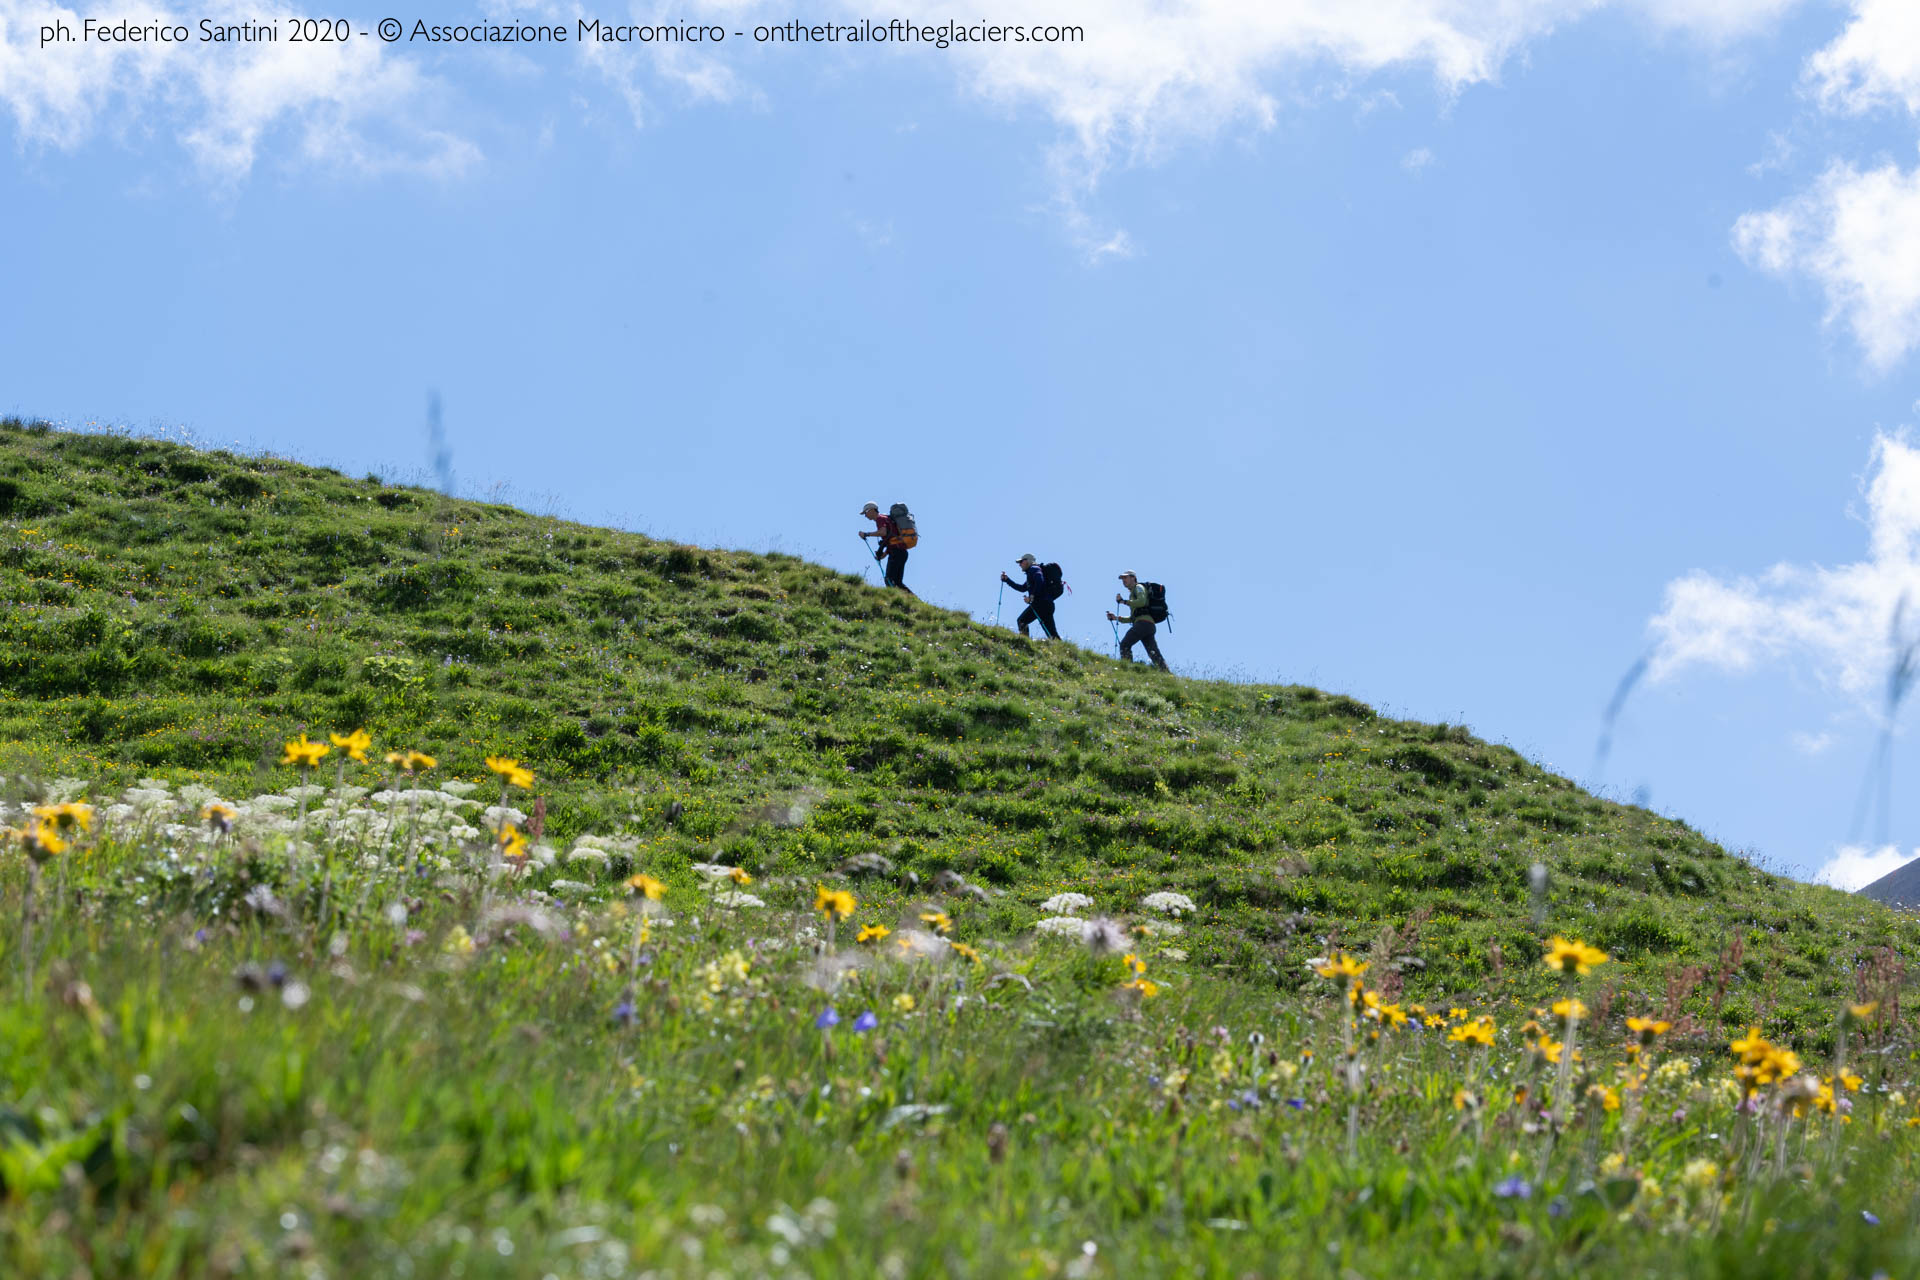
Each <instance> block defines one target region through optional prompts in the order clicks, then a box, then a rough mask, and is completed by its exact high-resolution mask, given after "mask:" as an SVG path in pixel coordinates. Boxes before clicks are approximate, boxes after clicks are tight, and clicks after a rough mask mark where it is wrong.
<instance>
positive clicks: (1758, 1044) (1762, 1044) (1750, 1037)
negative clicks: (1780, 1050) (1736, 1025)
mask: <svg viewBox="0 0 1920 1280" xmlns="http://www.w3.org/2000/svg"><path fill="white" fill-rule="evenodd" d="M1727 1048H1729V1049H1731V1050H1733V1051H1734V1052H1735V1053H1737V1054H1739V1055H1740V1060H1741V1061H1742V1062H1749V1063H1751V1062H1758V1061H1759V1060H1760V1059H1761V1058H1764V1057H1766V1056H1767V1053H1768V1052H1769V1051H1770V1050H1771V1049H1772V1048H1773V1046H1772V1045H1770V1044H1768V1043H1767V1042H1766V1039H1765V1037H1763V1036H1762V1035H1761V1034H1760V1028H1758V1027H1748V1028H1747V1034H1746V1035H1745V1036H1743V1037H1741V1038H1740V1039H1738V1040H1735V1041H1733V1042H1732V1043H1731V1044H1729V1045H1728V1046H1727Z"/></svg>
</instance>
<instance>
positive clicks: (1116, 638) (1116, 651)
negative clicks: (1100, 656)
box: [1107, 618, 1120, 658]
mask: <svg viewBox="0 0 1920 1280" xmlns="http://www.w3.org/2000/svg"><path fill="white" fill-rule="evenodd" d="M1107 625H1108V626H1110V627H1112V628H1113V656H1114V657H1116V658H1117V657H1119V656H1120V624H1119V623H1117V622H1115V621H1114V620H1113V619H1112V618H1108V619H1107Z"/></svg>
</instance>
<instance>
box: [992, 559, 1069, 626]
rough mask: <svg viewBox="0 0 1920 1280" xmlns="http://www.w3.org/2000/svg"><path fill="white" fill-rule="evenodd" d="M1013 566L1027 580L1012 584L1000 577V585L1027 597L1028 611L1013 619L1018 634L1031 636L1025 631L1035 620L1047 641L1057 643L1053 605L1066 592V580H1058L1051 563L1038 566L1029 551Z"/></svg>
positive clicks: (1053, 565) (1058, 568)
mask: <svg viewBox="0 0 1920 1280" xmlns="http://www.w3.org/2000/svg"><path fill="white" fill-rule="evenodd" d="M1014 563H1015V564H1017V565H1019V566H1020V568H1021V570H1022V572H1024V573H1025V574H1026V578H1025V579H1024V580H1022V581H1020V582H1015V581H1014V580H1013V579H1012V578H1009V577H1008V576H1007V575H1006V574H1004V573H1003V574H1001V575H1000V581H1002V582H1004V583H1006V584H1007V585H1008V586H1010V587H1012V588H1013V589H1014V590H1015V591H1023V592H1025V593H1026V597H1027V607H1026V609H1025V610H1023V611H1022V612H1021V614H1020V616H1019V617H1018V618H1016V619H1014V621H1015V622H1016V623H1018V624H1019V627H1020V634H1021V635H1023V636H1024V635H1029V634H1031V633H1030V632H1028V630H1027V628H1028V627H1030V626H1032V625H1033V623H1034V621H1035V619H1038V620H1039V623H1040V629H1041V630H1042V631H1045V632H1046V633H1047V639H1049V640H1058V639H1059V638H1060V631H1059V628H1057V627H1055V626H1054V625H1053V602H1054V601H1056V600H1058V599H1059V598H1060V597H1061V595H1063V594H1064V593H1065V592H1066V589H1067V584H1066V582H1065V580H1064V579H1062V577H1061V576H1060V566H1059V565H1057V564H1053V563H1051V562H1049V563H1047V564H1041V563H1040V561H1039V558H1038V557H1036V556H1035V555H1034V554H1033V552H1031V551H1029V552H1027V554H1025V555H1023V556H1021V557H1020V558H1019V559H1018V560H1016V561H1014Z"/></svg>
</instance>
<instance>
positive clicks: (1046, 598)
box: [1009, 564, 1053, 605]
mask: <svg viewBox="0 0 1920 1280" xmlns="http://www.w3.org/2000/svg"><path fill="white" fill-rule="evenodd" d="M1009 581H1011V579H1009ZM1013 589H1014V590H1015V591H1024V592H1026V593H1027V597H1028V600H1029V602H1030V603H1033V604H1048V605H1050V604H1052V603H1053V595H1052V593H1051V592H1049V591H1048V590H1047V577H1046V575H1045V574H1043V573H1041V572H1040V566H1039V565H1037V564H1035V565H1028V566H1027V580H1026V581H1025V582H1015V583H1014V584H1013Z"/></svg>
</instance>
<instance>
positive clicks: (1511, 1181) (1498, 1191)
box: [1493, 1173, 1533, 1200]
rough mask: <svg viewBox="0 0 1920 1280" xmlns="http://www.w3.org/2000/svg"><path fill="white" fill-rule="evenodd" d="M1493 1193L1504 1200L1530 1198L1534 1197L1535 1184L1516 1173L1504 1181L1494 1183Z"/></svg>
mask: <svg viewBox="0 0 1920 1280" xmlns="http://www.w3.org/2000/svg"><path fill="white" fill-rule="evenodd" d="M1493 1194H1494V1195H1496V1196H1499V1197H1500V1198H1501V1199H1502V1200H1529V1199H1532V1197H1533V1184H1532V1183H1531V1182H1528V1181H1527V1180H1526V1179H1525V1178H1523V1177H1521V1176H1520V1175H1519V1174H1517V1173H1516V1174H1515V1175H1513V1177H1511V1178H1508V1179H1506V1180H1505V1181H1503V1182H1496V1183H1494V1184H1493Z"/></svg>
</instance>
